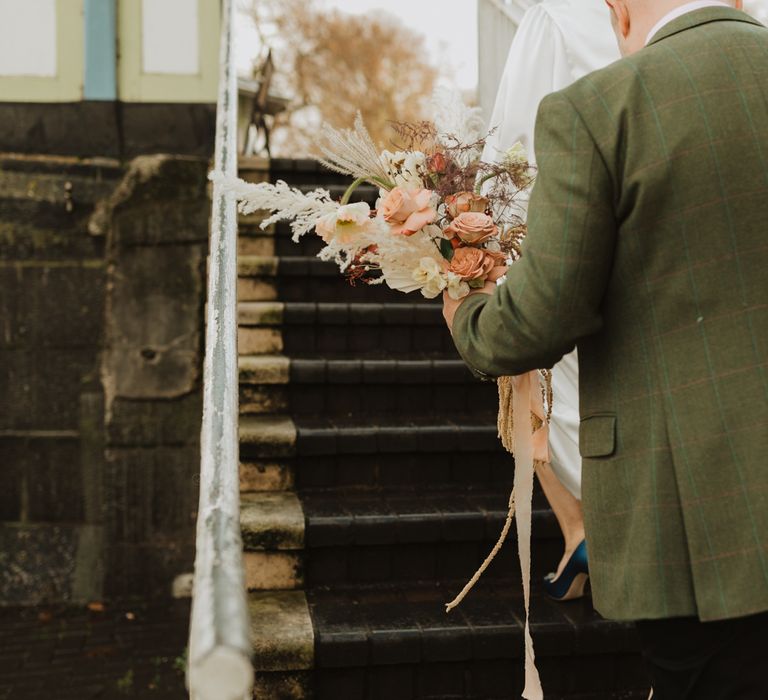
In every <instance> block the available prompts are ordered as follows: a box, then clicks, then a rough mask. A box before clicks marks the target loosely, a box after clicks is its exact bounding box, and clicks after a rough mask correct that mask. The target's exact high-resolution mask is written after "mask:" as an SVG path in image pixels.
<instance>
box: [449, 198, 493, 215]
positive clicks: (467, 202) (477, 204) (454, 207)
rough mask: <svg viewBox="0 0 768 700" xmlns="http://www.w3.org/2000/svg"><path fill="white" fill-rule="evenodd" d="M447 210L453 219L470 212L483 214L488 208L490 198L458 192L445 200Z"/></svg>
mask: <svg viewBox="0 0 768 700" xmlns="http://www.w3.org/2000/svg"><path fill="white" fill-rule="evenodd" d="M445 208H446V209H447V210H448V216H450V217H451V218H452V219H455V218H456V217H457V216H458V215H459V214H463V213H464V212H468V211H474V212H479V213H481V214H482V213H484V212H485V210H486V209H487V208H488V198H487V197H483V196H482V195H479V194H475V193H474V192H457V193H456V194H449V195H448V196H447V197H446V198H445Z"/></svg>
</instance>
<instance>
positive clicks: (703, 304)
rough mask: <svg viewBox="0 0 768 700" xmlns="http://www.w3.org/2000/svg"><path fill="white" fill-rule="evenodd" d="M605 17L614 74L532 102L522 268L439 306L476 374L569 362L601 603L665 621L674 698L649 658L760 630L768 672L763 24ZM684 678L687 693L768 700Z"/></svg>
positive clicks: (626, 615)
mask: <svg viewBox="0 0 768 700" xmlns="http://www.w3.org/2000/svg"><path fill="white" fill-rule="evenodd" d="M608 4H609V5H610V7H611V11H612V18H613V22H614V28H615V30H616V32H617V36H618V37H619V43H620V45H621V47H622V52H623V53H624V55H625V58H623V59H622V60H620V61H618V62H616V63H614V64H612V65H610V66H608V67H607V68H605V69H603V70H600V71H597V72H595V73H592V74H591V75H588V76H586V77H585V78H583V79H582V80H580V81H578V82H577V83H575V84H574V85H572V86H570V87H569V88H567V89H565V90H563V91H561V92H559V93H554V94H552V95H550V96H549V97H547V98H545V99H544V101H543V102H542V104H541V107H540V110H539V115H538V120H537V127H536V138H535V149H536V159H537V163H538V167H539V173H538V179H537V183H536V185H535V188H534V192H533V194H532V197H531V202H530V208H529V220H528V224H529V234H528V240H527V242H526V245H525V249H524V250H525V252H524V255H523V258H522V259H521V261H519V262H518V263H516V264H515V265H513V266H512V267H511V268H510V270H509V272H508V275H507V280H506V283H505V284H504V285H502V286H500V287H499V288H498V289H494V288H493V287H489V288H487V289H486V290H485V294H483V293H478V294H473V295H472V296H470V297H469V298H467V299H466V300H465V301H464V302H463V303H461V304H456V303H455V302H450V300H446V310H445V312H446V318H447V319H448V321H449V323H451V322H452V324H453V327H452V332H453V336H454V339H455V342H456V345H457V347H458V349H459V351H460V353H461V355H462V356H463V357H464V359H465V360H466V362H467V363H468V364H469V365H470V366H471V367H472V368H474V369H475V370H478V371H479V372H481V373H484V374H487V375H491V376H501V375H509V374H520V373H523V372H526V371H528V370H531V369H535V368H541V367H550V366H552V365H553V364H554V363H556V362H557V361H558V360H559V359H560V358H561V357H562V356H563V355H564V354H565V353H567V352H569V351H570V350H571V349H572V348H573V347H574V345H575V346H577V347H578V350H579V360H580V370H579V371H580V384H581V397H580V403H581V406H580V410H581V429H580V436H579V438H580V448H581V454H582V458H583V499H584V500H583V505H584V513H585V520H586V525H587V539H588V542H589V560H590V562H589V563H590V573H591V578H592V589H593V599H594V604H595V607H596V608H597V609H598V610H599V611H600V612H601V613H602V614H604V615H605V616H607V617H611V618H616V619H628V620H644V621H650V620H666V622H664V623H661V622H659V623H656V624H654V623H650V622H648V623H641V624H640V625H638V629H639V631H640V635H641V640H642V641H643V644H644V645H645V648H646V651H647V657H648V658H649V661H650V662H651V666H652V673H654V685H655V688H656V697H657V698H663V697H689V696H688V695H684V694H682V691H681V692H680V693H677V691H674V690H672V691H668V692H667V693H666V694H664V692H665V691H664V690H663V687H669V688H672V687H679V688H683V686H684V684H685V682H687V681H685V680H680V678H677V680H674V681H671V680H669V679H665V678H662V675H663V674H661V672H660V671H659V672H658V673H656V672H654V670H653V664H654V663H656V662H658V665H659V667H663V666H665V665H667V666H668V665H669V664H670V663H671V664H672V665H674V664H676V663H678V662H679V660H680V655H681V654H682V655H683V656H686V654H687V656H686V658H688V659H689V660H690V658H693V657H694V656H695V657H696V658H697V659H698V660H699V661H701V659H702V658H704V656H707V657H708V656H712V654H710V651H711V650H710V648H709V647H707V648H706V649H703V648H699V647H700V646H701V643H703V640H706V639H709V638H710V637H711V638H712V644H713V645H716V641H715V640H718V639H719V640H722V639H724V638H726V637H727V638H729V639H730V638H731V637H730V636H729V635H735V636H736V637H738V638H740V639H742V640H752V641H754V639H756V637H755V634H756V633H755V631H754V630H756V629H757V628H756V627H755V625H757V624H758V623H760V622H761V623H762V625H763V626H764V627H763V630H764V634H763V633H761V634H760V636H759V639H760V641H759V643H758V646H759V648H760V650H761V654H762V656H761V657H760V658H762V659H766V660H768V652H767V651H766V649H767V647H766V642H765V641H764V640H763V637H764V636H768V616H766V615H759V614H760V613H765V611H768V366H766V365H767V362H766V360H767V358H768V236H767V235H766V234H768V30H766V29H765V28H764V27H763V26H762V25H760V24H759V23H758V22H756V21H754V20H753V19H751V18H750V17H748V16H747V15H746V14H744V13H742V12H740V11H738V10H737V9H734V8H733V7H727V6H725V3H722V2H720V3H718V2H698V3H687V4H686V3H684V2H674V0H608ZM740 5H741V3H740V2H739V3H738V6H739V7H740ZM670 10H674V11H673V12H672V13H670V14H667V13H668V12H669V11H670ZM649 31H650V36H649V35H648V32H649ZM524 69H525V67H524V66H521V70H524ZM454 313H455V317H454V316H453V314H454ZM736 618H738V619H739V620H738V621H735V619H736ZM713 621H729V622H713ZM704 623H706V624H704ZM734 629H738V633H736V632H733V630H734ZM708 635H709V636H708ZM750 635H751V636H750ZM665 638H666V639H669V640H674V642H673V643H672V642H671V643H670V644H669V645H668V646H669V647H670V648H669V649H666V648H662V647H664V644H662V643H661V642H660V641H659V640H660V639H665ZM752 641H746V642H745V643H746V644H747V646H750V645H752V646H754V644H752ZM688 642H690V644H694V645H696V644H698V645H699V646H696V647H695V650H694V651H695V653H694V651H692V650H691V647H690V646H686V644H688ZM731 646H732V645H731ZM741 653H742V654H743V653H746V652H743V651H742V652H741ZM665 654H668V655H671V656H669V657H667V656H665ZM676 654H677V656H676ZM702 663H703V662H702ZM712 664H715V662H714V661H713V662H712ZM757 666H758V668H759V667H760V665H759V664H757ZM697 668H699V667H698V666H697ZM708 668H709V667H708ZM656 670H657V671H658V668H657V669H656ZM760 671H761V672H762V668H760ZM690 673H691V674H694V671H693V670H691V672H690ZM695 673H698V674H699V676H700V683H701V684H702V685H701V687H700V689H699V690H698V691H696V692H695V693H694V691H690V692H691V693H693V694H692V695H691V696H690V697H696V698H697V699H698V698H705V697H729V698H730V697H739V698H741V697H745V698H753V697H754V698H758V697H760V698H768V685H766V681H765V680H764V679H761V680H759V681H757V680H755V681H754V682H756V683H761V685H760V686H759V688H760V689H759V690H756V691H755V692H754V694H749V693H747V694H739V692H740V691H739V692H737V691H735V690H733V689H730V690H726V691H724V693H725V694H723V695H707V694H706V693H705V692H703V690H702V688H705V687H707V685H706V678H707V677H708V676H707V674H706V673H704V674H703V675H702V673H703V672H702V671H701V669H699V670H697V671H695ZM707 673H709V674H712V673H715V674H716V673H718V671H717V668H716V666H712V668H711V669H710V670H709V671H708V672H707ZM660 674H661V675H660ZM678 675H679V674H678ZM689 675H690V674H689ZM737 675H739V674H737ZM691 677H692V676H691ZM688 680H690V678H688ZM744 682H747V681H746V680H745V681H744ZM667 683H682V684H683V685H679V686H674V685H666V686H665V684H667ZM697 687H699V686H697ZM710 687H711V684H710ZM750 687H751V686H750ZM729 688H730V686H729ZM733 688H736V686H733ZM676 693H677V694H676Z"/></svg>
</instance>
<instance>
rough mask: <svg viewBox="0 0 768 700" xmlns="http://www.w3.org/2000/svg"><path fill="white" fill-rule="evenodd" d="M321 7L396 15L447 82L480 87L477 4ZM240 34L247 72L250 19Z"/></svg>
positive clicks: (390, 1) (330, 0)
mask: <svg viewBox="0 0 768 700" xmlns="http://www.w3.org/2000/svg"><path fill="white" fill-rule="evenodd" d="M318 4H319V5H320V6H323V5H324V6H326V7H329V8H330V7H334V8H338V9H339V10H342V11H344V12H350V13H354V14H364V13H366V12H371V11H372V10H379V11H386V12H390V13H392V14H393V15H396V16H397V17H398V18H399V19H400V20H402V22H403V23H405V24H406V25H407V26H408V27H410V28H411V29H412V30H414V31H420V32H421V33H423V34H424V35H425V36H426V40H427V47H428V49H429V52H430V56H431V58H432V62H433V63H434V64H435V65H438V66H440V67H441V69H442V72H443V74H444V75H445V76H446V79H447V80H449V81H450V82H452V83H453V84H455V85H456V86H457V87H459V88H461V89H472V88H474V87H475V86H476V85H477V0H386V1H385V0H319V3H318ZM237 30H238V31H237V36H236V41H237V58H238V67H239V68H240V70H241V71H243V72H247V71H248V69H249V68H250V65H251V58H252V57H253V54H254V49H253V47H254V46H256V45H257V39H256V34H255V32H254V31H253V28H252V26H251V21H250V20H249V19H248V18H247V17H240V19H239V22H238V27H237Z"/></svg>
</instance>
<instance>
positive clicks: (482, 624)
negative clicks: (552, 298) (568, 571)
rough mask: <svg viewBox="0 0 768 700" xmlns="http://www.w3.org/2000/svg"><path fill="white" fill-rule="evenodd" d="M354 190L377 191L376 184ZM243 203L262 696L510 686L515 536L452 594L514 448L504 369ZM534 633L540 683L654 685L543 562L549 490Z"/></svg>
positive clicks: (507, 479)
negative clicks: (497, 374)
mask: <svg viewBox="0 0 768 700" xmlns="http://www.w3.org/2000/svg"><path fill="white" fill-rule="evenodd" d="M241 175H242V176H243V177H244V178H245V179H248V180H251V181H263V180H266V179H271V180H273V181H274V180H276V179H284V180H286V181H287V182H289V183H291V184H293V185H295V186H300V187H302V188H304V187H306V188H308V189H311V188H313V187H315V186H318V185H322V186H324V187H326V188H328V189H330V190H331V191H332V193H333V194H334V195H335V196H339V197H340V196H341V194H342V193H343V191H344V188H345V184H344V182H343V180H341V179H340V178H339V177H338V176H336V175H333V174H331V173H328V172H327V171H325V170H323V169H321V167H320V166H318V165H316V164H315V163H313V162H310V161H284V160H279V161H278V160H273V161H272V162H271V163H266V162H264V161H259V160H254V159H252V160H248V161H243V162H242V163H241ZM359 194H360V198H361V199H365V200H367V201H369V202H371V203H373V200H374V199H375V196H376V194H375V191H374V190H373V189H372V188H368V189H366V188H361V190H359ZM258 224H259V218H258V217H257V216H249V217H243V218H242V220H241V222H240V239H239V253H240V259H239V285H238V289H239V323H240V326H239V333H240V336H239V351H240V411H241V419H240V459H241V490H242V515H241V525H242V533H243V542H244V547H245V550H246V551H245V562H246V570H247V581H248V586H249V596H250V605H251V614H252V621H253V633H254V646H255V652H256V653H255V666H256V676H257V681H256V683H257V687H256V693H255V697H257V698H269V699H281V698H286V699H288V698H308V697H314V698H316V699H317V700H326V699H327V700H357V699H360V700H373V699H376V700H409V699H410V698H477V699H481V698H484V699H485V698H487V699H490V698H498V699H501V698H518V697H520V692H521V690H522V683H523V678H522V675H523V663H522V652H523V639H522V621H523V612H522V611H523V605H522V594H521V585H520V575H519V570H518V567H517V562H516V551H515V546H514V538H513V537H510V541H509V542H508V543H507V544H506V546H505V548H504V549H503V551H502V553H501V555H500V556H499V557H498V559H497V560H496V561H495V562H494V563H493V564H492V566H491V567H490V569H489V570H488V571H487V573H486V575H485V577H484V579H483V580H482V581H481V583H480V584H479V585H478V586H477V588H476V590H475V591H474V592H473V593H472V594H471V595H470V597H469V598H468V599H467V600H466V601H465V602H464V603H463V604H462V606H461V607H459V608H458V610H456V611H454V612H452V613H451V614H446V613H445V611H444V604H445V603H446V602H447V601H449V600H451V599H452V598H453V596H454V595H455V594H456V593H457V592H458V591H459V590H460V589H461V587H462V585H463V584H464V582H465V581H466V579H467V578H468V577H469V576H470V575H471V574H472V573H473V572H474V571H475V569H476V567H477V566H478V564H479V563H480V562H481V561H482V560H483V558H484V557H485V555H486V554H487V552H488V550H489V549H490V547H491V546H492V544H493V542H494V541H495V539H496V537H497V536H498V533H499V530H500V528H501V526H502V523H503V521H504V518H505V515H506V503H507V498H508V493H509V489H510V487H511V484H512V478H513V468H514V465H513V461H512V459H511V458H510V457H509V455H507V454H506V453H505V452H504V451H503V449H502V448H501V446H500V444H499V442H498V439H497V437H496V429H495V410H496V392H495V385H493V384H488V383H480V382H477V381H476V380H474V379H473V378H472V376H471V375H470V373H469V372H468V371H467V370H466V368H465V367H464V365H463V363H462V362H461V361H460V360H459V358H458V356H457V354H456V351H455V349H454V347H453V344H452V342H451V339H450V336H449V334H448V331H447V330H446V328H445V325H444V323H443V319H442V316H441V309H440V306H439V304H438V303H436V302H427V301H426V300H423V299H421V298H420V297H417V296H413V295H412V296H405V295H403V294H399V293H396V292H392V291H390V290H388V289H386V288H384V287H378V286H376V287H368V286H362V285H358V286H357V287H356V288H352V287H351V286H350V285H349V284H348V283H347V281H345V280H344V279H343V278H342V277H341V276H340V275H339V273H338V271H337V270H336V268H335V266H333V265H332V264H330V263H324V262H321V261H319V260H318V259H317V258H316V257H315V255H316V253H317V251H318V250H319V241H318V240H317V239H316V238H315V237H313V236H306V237H305V238H304V239H303V240H302V242H301V243H300V244H296V243H293V242H292V241H291V240H290V231H289V228H288V227H287V226H286V225H282V224H280V225H277V226H275V227H273V228H272V229H270V230H268V231H261V230H260V229H259V226H258ZM533 517H534V523H533V537H534V542H533V553H534V554H533V579H534V595H533V603H532V610H533V614H532V632H533V637H534V640H535V643H536V651H537V655H538V664H539V668H540V671H541V673H542V680H543V683H544V687H545V690H546V692H547V696H546V697H547V698H562V699H563V700H564V699H565V698H568V699H570V700H576V699H577V698H579V699H583V700H586V699H587V698H594V699H598V698H600V699H607V698H616V699H618V698H645V697H647V688H646V680H645V678H644V675H643V670H642V667H641V664H640V661H639V657H638V655H637V653H636V642H635V638H634V633H633V631H632V629H631V628H630V627H628V626H626V625H622V624H618V623H614V622H608V621H605V620H602V619H600V617H599V616H597V615H596V614H595V613H594V612H593V611H592V609H591V605H590V601H589V600H585V601H577V602H573V603H567V604H556V603H553V602H551V601H549V600H548V599H546V598H545V597H544V596H543V595H542V592H541V588H540V585H539V582H540V579H541V578H542V577H543V576H544V575H545V574H546V573H547V572H548V571H549V570H550V569H551V568H552V567H553V566H554V564H555V563H556V561H557V560H558V557H559V553H560V547H561V544H560V536H559V531H558V528H557V524H556V522H555V519H554V516H553V515H552V513H551V512H550V510H549V509H548V507H547V504H546V501H545V500H544V499H543V497H542V495H541V494H540V493H537V494H536V496H535V503H534V516H533Z"/></svg>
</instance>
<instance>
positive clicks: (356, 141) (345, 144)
mask: <svg viewBox="0 0 768 700" xmlns="http://www.w3.org/2000/svg"><path fill="white" fill-rule="evenodd" d="M317 145H318V148H319V149H320V151H321V152H322V153H323V156H324V157H323V158H318V160H319V161H320V162H321V163H322V164H323V165H324V166H325V167H326V168H328V169H329V170H333V171H334V172H337V173H341V174H343V175H350V176H352V177H353V178H355V179H356V180H358V179H359V180H365V181H367V182H370V183H371V184H374V185H376V186H379V187H383V186H387V187H388V188H391V187H393V186H394V185H393V184H392V183H391V182H390V180H389V176H388V175H387V171H386V170H385V169H384V166H383V164H382V162H381V157H380V156H381V154H380V153H379V149H378V148H377V147H376V144H375V143H374V142H373V139H372V138H371V135H370V134H369V133H368V129H366V128H365V124H364V123H363V117H362V115H361V114H360V112H358V113H357V117H355V126H354V128H353V129H335V128H334V127H332V126H330V125H329V124H324V125H323V127H322V129H321V131H320V139H319V141H318V144H317Z"/></svg>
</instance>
